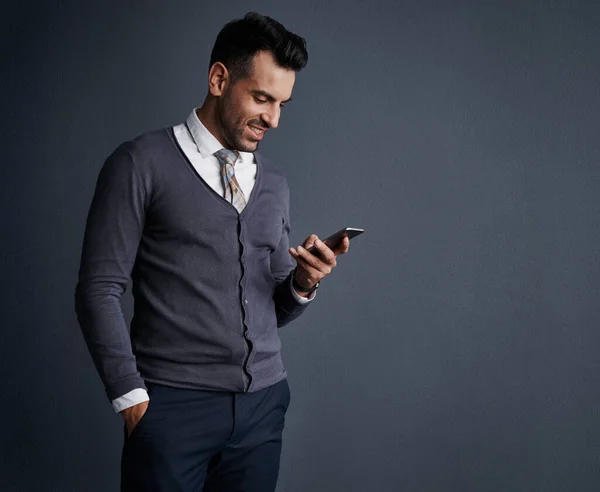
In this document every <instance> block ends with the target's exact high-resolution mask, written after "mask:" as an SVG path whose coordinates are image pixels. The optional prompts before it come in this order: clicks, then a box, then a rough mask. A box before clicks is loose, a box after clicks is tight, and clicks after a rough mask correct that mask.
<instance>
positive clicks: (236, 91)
mask: <svg viewBox="0 0 600 492" xmlns="http://www.w3.org/2000/svg"><path fill="white" fill-rule="evenodd" d="M295 80H296V73H295V72H294V71H293V70H290V69H287V68H282V67H280V66H279V65H278V64H277V63H276V62H275V60H274V58H273V55H271V53H269V52H268V51H259V52H258V53H257V54H256V55H255V57H254V60H253V69H252V72H251V74H250V76H249V77H247V78H245V79H240V80H237V81H235V82H234V83H233V84H228V85H227V86H226V88H225V89H224V91H223V93H222V95H221V96H220V97H219V98H218V101H217V114H216V119H217V124H218V126H219V130H220V133H221V137H222V139H223V140H224V142H225V143H226V144H227V146H228V147H229V148H231V149H232V150H240V151H242V152H254V151H256V150H257V149H258V145H259V142H260V141H261V140H262V138H263V136H264V135H265V133H266V131H267V130H269V129H271V128H277V126H278V124H279V117H280V115H281V108H283V105H284V104H285V103H286V102H287V101H289V99H290V98H291V95H292V89H293V87H294V82H295Z"/></svg>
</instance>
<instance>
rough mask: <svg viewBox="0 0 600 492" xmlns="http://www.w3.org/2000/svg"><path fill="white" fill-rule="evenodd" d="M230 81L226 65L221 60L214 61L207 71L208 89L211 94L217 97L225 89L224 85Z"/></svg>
mask: <svg viewBox="0 0 600 492" xmlns="http://www.w3.org/2000/svg"><path fill="white" fill-rule="evenodd" d="M230 81H231V76H230V74H229V71H228V70H227V67H226V66H225V65H223V64H222V63H221V62H215V63H213V65H212V66H211V67H210V70H209V71H208V91H209V92H210V94H211V95H213V96H215V97H219V96H221V95H222V94H223V92H224V91H225V87H226V86H227V84H228V83H229V82H230Z"/></svg>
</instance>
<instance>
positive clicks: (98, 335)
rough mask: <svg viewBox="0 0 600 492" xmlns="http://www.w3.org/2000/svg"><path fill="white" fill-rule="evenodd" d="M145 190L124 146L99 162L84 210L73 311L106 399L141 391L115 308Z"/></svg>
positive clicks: (124, 281) (132, 253) (141, 218)
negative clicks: (90, 199)
mask: <svg viewBox="0 0 600 492" xmlns="http://www.w3.org/2000/svg"><path fill="white" fill-rule="evenodd" d="M146 198H147V197H146V190H145V189H144V185H143V183H142V181H141V180H140V177H139V175H138V173H137V172H136V166H135V162H134V159H133V157H132V155H131V153H130V152H129V151H128V150H127V149H126V148H125V146H124V144H122V145H121V146H119V147H118V148H117V149H116V150H115V151H114V152H113V153H112V154H111V155H110V156H109V157H108V158H107V160H106V161H105V163H104V165H103V167H102V169H101V171H100V174H99V176H98V180H97V183H96V189H95V192H94V197H93V199H92V203H91V206H90V209H89V213H88V217H87V223H86V229H85V235H84V240H83V249H82V255H81V264H80V269H79V279H78V283H77V287H76V290H75V310H76V313H77V318H78V321H79V324H80V326H81V330H82V332H83V336H84V339H85V342H86V344H87V347H88V350H89V351H90V354H91V356H92V359H93V361H94V365H95V366H96V369H97V371H98V373H99V375H100V378H101V380H102V382H103V384H104V388H105V390H106V393H107V395H108V398H109V399H110V400H114V399H115V398H118V397H120V396H122V395H124V394H126V393H128V392H129V391H131V390H133V389H136V388H143V389H146V386H145V384H144V381H143V379H142V377H141V375H140V373H139V371H138V369H137V366H136V360H135V356H134V355H133V351H132V346H131V339H130V336H129V328H128V326H127V324H126V322H125V319H124V316H123V311H122V307H121V297H122V295H123V293H124V292H125V289H126V287H127V284H128V282H129V277H130V274H131V270H132V268H133V265H134V262H135V258H136V254H137V248H138V245H139V242H140V238H141V235H142V231H143V227H144V217H145V206H146Z"/></svg>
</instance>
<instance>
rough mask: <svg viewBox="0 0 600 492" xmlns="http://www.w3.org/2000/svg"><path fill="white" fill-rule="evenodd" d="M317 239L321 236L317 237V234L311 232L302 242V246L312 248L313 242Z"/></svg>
mask: <svg viewBox="0 0 600 492" xmlns="http://www.w3.org/2000/svg"><path fill="white" fill-rule="evenodd" d="M317 239H319V238H318V237H317V235H316V234H311V235H310V236H308V237H307V238H306V239H305V240H304V242H303V243H302V247H304V248H306V249H308V248H310V247H311V246H312V245H313V244H315V241H316V240H317Z"/></svg>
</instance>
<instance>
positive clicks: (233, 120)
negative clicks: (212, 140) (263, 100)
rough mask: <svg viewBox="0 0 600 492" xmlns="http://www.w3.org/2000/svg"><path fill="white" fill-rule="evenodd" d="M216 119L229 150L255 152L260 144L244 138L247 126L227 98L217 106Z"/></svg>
mask: <svg viewBox="0 0 600 492" xmlns="http://www.w3.org/2000/svg"><path fill="white" fill-rule="evenodd" d="M217 118H218V121H219V126H220V127H221V131H222V132H223V139H224V140H225V142H226V143H227V145H229V146H230V148H231V150H238V151H240V152H256V151H257V150H258V145H259V144H260V142H258V141H257V142H250V141H248V140H247V139H246V138H244V132H245V131H246V127H247V125H246V124H245V123H244V120H243V119H242V117H241V116H240V115H239V113H238V112H237V111H236V110H235V109H234V108H233V107H232V105H231V104H229V100H228V98H227V97H225V98H223V100H222V104H220V105H218V106H217Z"/></svg>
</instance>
